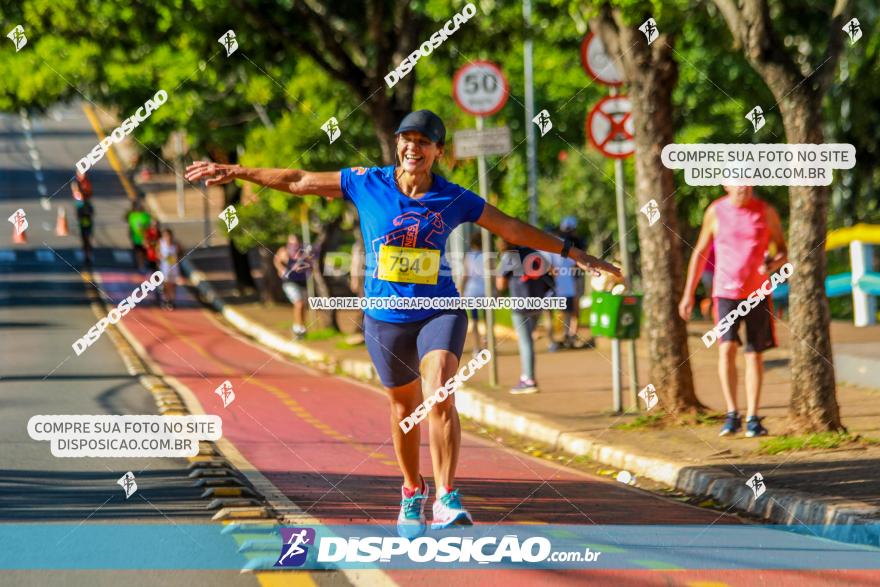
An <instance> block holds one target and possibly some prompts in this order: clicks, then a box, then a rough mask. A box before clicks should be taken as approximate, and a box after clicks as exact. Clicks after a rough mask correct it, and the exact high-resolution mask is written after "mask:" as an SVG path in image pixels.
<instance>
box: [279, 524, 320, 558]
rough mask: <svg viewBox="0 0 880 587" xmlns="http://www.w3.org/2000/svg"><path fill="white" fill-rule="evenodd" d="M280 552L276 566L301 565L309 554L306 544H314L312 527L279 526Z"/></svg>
mask: <svg viewBox="0 0 880 587" xmlns="http://www.w3.org/2000/svg"><path fill="white" fill-rule="evenodd" d="M281 538H282V540H283V541H284V544H282V545H281V554H280V555H279V556H278V561H277V562H276V563H275V566H276V567H301V566H302V565H303V563H305V562H306V557H307V556H308V555H309V549H308V548H307V546H310V545H313V544H315V529H314V528H281Z"/></svg>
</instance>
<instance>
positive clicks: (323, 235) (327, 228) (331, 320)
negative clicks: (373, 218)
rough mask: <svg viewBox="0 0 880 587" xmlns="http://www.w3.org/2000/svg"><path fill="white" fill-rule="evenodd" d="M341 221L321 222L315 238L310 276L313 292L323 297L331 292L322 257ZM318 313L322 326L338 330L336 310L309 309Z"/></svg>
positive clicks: (325, 253)
mask: <svg viewBox="0 0 880 587" xmlns="http://www.w3.org/2000/svg"><path fill="white" fill-rule="evenodd" d="M340 222H342V218H337V219H335V220H332V221H331V222H328V223H327V224H323V225H322V226H321V231H320V232H319V233H318V238H317V239H315V243H314V244H315V247H317V248H318V251H319V254H318V262H317V263H316V266H315V268H314V270H313V271H312V278H313V279H314V280H315V292H316V293H317V294H318V295H319V296H321V297H323V298H329V297H330V296H331V295H332V294H331V292H330V288H329V287H328V286H327V281H326V280H325V279H324V273H323V272H324V258H325V257H326V255H327V250H328V249H329V247H330V243H332V242H333V239H334V238H335V237H336V233H337V231H338V230H339V224H340ZM311 311H314V312H318V313H319V316H320V318H319V323H320V324H321V327H322V328H327V327H330V328H333V329H335V330H337V331H338V330H339V322H338V320H337V315H336V310H326V311H324V310H311Z"/></svg>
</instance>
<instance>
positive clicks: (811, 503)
mask: <svg viewBox="0 0 880 587" xmlns="http://www.w3.org/2000/svg"><path fill="white" fill-rule="evenodd" d="M181 267H182V269H183V271H184V272H185V273H186V274H187V275H188V276H189V278H190V281H191V282H192V284H193V285H194V286H195V287H196V288H197V289H198V291H199V293H200V294H201V295H202V297H203V299H204V300H205V301H206V302H207V303H208V304H210V305H211V306H212V307H213V308H215V309H216V310H217V311H218V312H219V313H220V314H221V315H222V316H223V317H224V318H226V319H227V320H228V321H229V322H230V323H231V324H233V325H234V326H235V327H236V328H238V329H239V330H241V331H242V332H243V333H245V334H247V335H249V336H251V337H252V338H254V339H255V340H256V341H257V342H259V343H261V344H263V345H265V346H267V347H269V348H271V349H272V350H275V351H278V352H281V353H284V354H286V355H288V356H290V357H293V358H295V359H298V360H301V361H304V362H307V363H309V364H312V365H317V366H320V367H323V368H324V369H327V370H330V371H331V372H338V373H341V374H343V375H347V376H349V377H353V378H356V379H360V380H364V381H368V382H377V380H376V378H375V371H374V370H373V366H372V364H370V363H369V362H368V361H360V360H353V359H348V360H343V361H339V360H337V359H335V358H333V357H330V356H328V355H326V354H324V353H322V352H319V351H315V350H314V349H309V348H307V347H306V346H305V345H302V344H299V343H297V342H294V341H291V340H289V339H286V338H284V337H282V336H280V335H278V334H276V333H274V332H271V331H270V330H269V329H267V328H266V327H264V326H262V325H260V324H257V323H255V322H253V321H251V320H250V319H249V318H247V317H246V316H244V315H243V314H241V313H240V312H238V311H236V310H235V309H234V308H232V307H229V306H227V305H225V304H224V303H223V301H222V300H221V299H219V297H218V296H217V295H216V294H215V292H214V291H213V289H212V288H211V285H210V283H209V282H208V281H207V279H206V278H205V275H204V274H203V273H202V272H200V271H198V270H194V269H193V267H192V265H191V264H190V263H189V261H188V260H187V259H184V261H183V262H182V263H181ZM456 407H457V408H458V412H459V413H460V414H462V415H464V416H466V417H468V418H471V419H473V420H475V421H477V422H480V423H481V424H484V425H487V426H492V427H495V428H499V429H502V430H505V431H507V432H513V433H515V434H518V435H520V436H523V437H526V438H529V439H531V440H535V441H537V442H541V443H544V444H548V445H550V446H552V447H554V448H555V449H557V450H563V451H565V452H567V453H570V454H572V455H576V456H586V457H589V458H590V459H592V460H594V461H597V462H600V463H603V464H605V465H609V466H611V467H614V468H618V469H624V470H626V471H629V472H630V473H632V474H633V475H635V476H637V477H638V476H642V477H647V478H649V479H652V480H654V481H658V482H660V483H664V484H666V485H668V486H670V487H674V488H675V489H677V490H679V491H682V492H684V493H686V494H688V495H693V496H699V497H707V498H708V497H711V498H712V499H714V500H715V501H716V502H718V503H720V504H722V506H724V507H726V508H729V509H735V510H738V511H740V512H745V513H748V514H751V515H754V516H758V517H760V518H762V519H764V520H765V521H766V522H769V523H773V524H782V525H793V524H803V525H807V526H826V527H825V528H824V529H819V528H815V527H813V528H811V530H812V531H813V532H814V533H816V534H819V535H822V536H823V537H827V538H831V539H835V540H842V541H845V542H855V543H859V544H871V545H880V508H877V507H873V506H871V505H869V504H866V503H863V502H854V501H847V500H844V499H839V498H833V497H824V496H816V495H811V494H807V493H803V492H799V491H793V490H788V489H773V488H772V484H771V486H769V487H768V489H767V490H766V492H765V493H764V494H763V495H761V496H760V497H759V498H757V499H755V498H754V497H753V493H752V490H751V488H750V487H748V486H747V485H746V483H745V479H743V478H741V477H740V476H738V475H734V474H733V473H730V472H729V471H725V470H722V469H718V468H715V467H711V466H709V467H705V466H695V465H694V464H693V463H688V462H685V461H674V460H669V459H664V458H661V457H657V456H654V455H650V454H645V453H640V452H638V451H635V450H633V449H631V448H629V447H620V446H613V445H609V444H602V443H601V442H600V441H599V439H598V438H594V437H592V436H590V435H589V434H585V433H582V432H567V431H565V430H563V429H562V428H561V427H559V426H558V425H557V424H556V423H554V422H552V421H551V420H549V419H547V418H543V417H541V416H539V415H536V414H524V413H522V412H519V411H516V410H515V409H513V408H512V407H510V406H509V405H507V404H506V403H504V402H500V401H498V400H496V399H494V398H491V397H488V396H486V394H484V393H482V392H480V391H477V390H474V389H472V388H468V387H466V386H463V387H462V388H461V389H459V390H458V391H457V392H456ZM757 472H759V471H757V470H756V471H745V473H746V474H748V475H750V476H751V474H752V473H757ZM864 524H873V526H869V525H864ZM829 525H831V526H829Z"/></svg>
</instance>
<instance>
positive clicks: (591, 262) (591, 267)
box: [568, 249, 623, 279]
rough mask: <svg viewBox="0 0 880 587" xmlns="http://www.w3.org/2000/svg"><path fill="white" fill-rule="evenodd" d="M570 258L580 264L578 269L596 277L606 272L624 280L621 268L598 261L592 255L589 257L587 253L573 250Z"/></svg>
mask: <svg viewBox="0 0 880 587" xmlns="http://www.w3.org/2000/svg"><path fill="white" fill-rule="evenodd" d="M568 256H569V257H570V258H571V259H572V260H573V261H574V262H575V263H577V264H578V267H580V268H581V269H583V270H584V271H589V272H591V273H592V274H593V275H595V276H596V277H599V276H600V275H601V274H602V273H601V272H602V271H605V272H606V273H610V274H612V275H614V276H616V277H619V278H620V279H623V274H622V273H621V272H620V268H619V267H618V266H617V265H614V264H612V263H608V262H607V261H603V260H602V259H597V258H596V257H594V256H592V255H588V254H587V253H586V252H585V251H582V250H580V249H572V250H571V252H570V253H569V255H568Z"/></svg>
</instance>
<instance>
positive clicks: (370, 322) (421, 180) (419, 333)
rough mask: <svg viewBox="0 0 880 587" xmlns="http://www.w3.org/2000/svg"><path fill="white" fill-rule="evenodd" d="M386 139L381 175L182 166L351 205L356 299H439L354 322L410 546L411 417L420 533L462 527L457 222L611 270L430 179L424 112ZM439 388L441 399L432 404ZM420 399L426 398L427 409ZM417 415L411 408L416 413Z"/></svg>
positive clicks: (438, 133) (437, 151) (215, 177)
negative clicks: (386, 406) (356, 246)
mask: <svg viewBox="0 0 880 587" xmlns="http://www.w3.org/2000/svg"><path fill="white" fill-rule="evenodd" d="M395 136H396V143H395V144H396V157H397V164H396V165H389V166H387V167H371V168H366V167H350V168H346V169H342V170H341V171H331V172H310V171H303V170H298V169H253V168H248V167H242V166H240V165H221V164H216V163H211V162H207V161H199V162H196V163H193V164H192V165H190V166H189V167H187V172H186V179H187V180H189V181H192V182H195V181H199V180H202V179H205V180H207V181H206V182H205V183H206V185H209V186H210V185H217V184H223V183H228V182H231V181H233V180H235V179H243V180H245V181H252V182H254V183H257V184H259V185H262V186H267V187H270V188H272V189H276V190H281V191H287V192H290V193H293V194H296V195H309V194H316V195H319V196H323V197H325V198H344V199H345V200H347V201H349V202H352V203H353V204H354V205H355V207H356V208H357V211H358V214H359V216H360V226H361V230H362V234H363V237H364V243H365V247H366V271H365V286H364V291H365V297H366V298H367V301H370V300H373V299H375V298H380V299H381V300H382V304H383V305H384V304H386V303H387V302H389V301H392V300H399V299H401V298H406V299H407V300H405V301H407V303H408V300H411V299H414V298H420V299H424V298H427V299H429V300H430V299H432V298H445V299H444V300H438V301H437V302H436V304H434V307H428V308H423V307H418V308H415V307H407V308H405V307H400V306H399V305H398V306H397V307H394V308H389V307H378V305H376V306H374V307H370V306H368V307H367V309H366V311H365V314H366V315H365V318H364V335H365V338H366V343H367V350H368V352H369V353H370V357H371V359H372V361H373V366H374V367H375V369H376V372H377V373H378V374H379V378H380V379H381V381H382V384H383V385H384V386H385V387H386V389H387V393H388V397H389V400H390V402H391V430H392V438H393V441H394V451H395V454H396V455H397V462H398V464H399V466H400V469H401V472H402V473H403V486H402V487H401V501H400V512H399V514H398V518H397V531H398V533H399V534H400V535H401V536H403V537H405V538H415V537H417V536H420V535H422V534H423V533H424V532H425V531H426V529H427V522H426V518H425V502H426V501H427V499H428V494H429V491H430V489H429V486H428V483H427V482H426V481H425V479H424V477H422V475H421V474H420V466H419V465H420V463H419V458H420V450H421V434H420V428H421V426H420V424H419V422H420V421H421V418H426V419H427V420H428V423H429V437H430V444H431V456H432V461H433V463H432V464H433V469H434V480H435V482H436V483H437V494H438V498H437V499H436V500H435V501H434V505H433V512H434V518H433V521H432V524H431V527H432V528H433V529H441V528H448V527H450V526H455V525H470V524H472V523H473V519H472V518H471V515H470V513H469V512H468V511H467V510H466V509H465V508H464V507H463V505H462V503H461V497H460V495H459V491H458V489H456V488H455V470H456V467H457V465H458V459H459V451H460V448H461V424H460V422H459V419H458V412H457V411H456V409H455V395H454V394H452V393H451V391H450V390H454V389H455V384H454V381H455V379H454V376H455V375H457V373H458V366H459V361H460V359H461V354H462V350H463V349H464V340H465V337H466V335H467V329H468V327H467V313H466V312H465V311H464V310H460V309H456V310H450V309H447V307H446V306H447V304H448V300H449V298H458V297H459V294H458V291H457V290H456V288H455V283H454V281H453V279H452V271H451V268H450V266H449V263H448V262H447V261H446V258H445V250H446V241H447V239H448V238H449V235H450V233H451V232H452V230H453V229H455V228H456V227H457V226H458V225H460V224H462V223H464V222H476V223H477V224H478V225H479V226H482V227H483V228H485V229H487V230H489V231H490V232H493V233H495V234H498V235H500V236H502V237H503V238H505V239H506V240H508V241H509V242H512V243H514V244H517V245H522V246H528V247H531V248H533V249H541V250H545V251H550V252H553V253H559V252H561V253H562V255H563V256H564V257H566V256H569V255H570V256H571V257H572V258H574V259H575V260H576V261H577V262H578V263H579V264H580V265H581V266H582V267H584V268H585V269H589V270H591V271H597V272H598V271H599V270H605V271H610V272H613V273H616V274H619V273H620V271H619V269H618V268H617V267H615V266H613V265H611V264H610V263H606V262H604V261H602V260H600V259H596V258H595V257H591V256H590V255H587V253H586V252H584V251H583V250H581V249H578V248H575V247H574V246H573V245H574V243H572V242H571V241H562V240H560V239H559V238H558V237H556V236H554V235H551V234H548V233H546V232H544V231H542V230H539V229H538V228H535V227H534V226H531V225H529V224H526V223H525V222H521V221H520V220H517V219H516V218H512V217H510V216H508V215H506V214H504V213H503V212H501V211H500V210H498V209H497V208H496V207H494V206H492V205H490V204H488V203H487V202H486V201H485V200H483V199H482V198H481V197H479V196H478V195H476V194H475V193H473V192H471V191H469V190H467V189H466V188H463V187H461V186H458V185H455V184H453V183H451V182H449V181H447V180H446V179H444V178H443V177H442V176H440V175H438V174H435V173H433V172H432V167H433V166H434V162H435V161H436V160H438V159H440V158H441V157H442V156H443V153H444V149H445V143H446V127H445V126H444V125H443V121H442V120H441V119H440V117H439V116H437V115H436V114H434V113H433V112H431V111H429V110H419V111H417V112H412V113H410V114H408V115H406V116H405V117H404V118H403V120H402V121H401V123H400V126H399V127H398V128H397V131H396V132H395ZM444 390H446V395H445V396H443V397H442V398H439V396H440V395H441V394H440V392H442V391H444ZM423 394H431V398H429V399H435V402H434V404H433V406H431V408H430V410H429V409H428V408H427V407H426V405H425V403H424V402H426V401H427V400H426V399H425V398H424V395H423ZM435 396H437V397H435ZM429 405H430V404H429ZM417 408H418V409H419V410H421V411H420V412H416V409H417ZM419 415H421V418H420V419H418V420H416V417H417V416H419Z"/></svg>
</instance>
